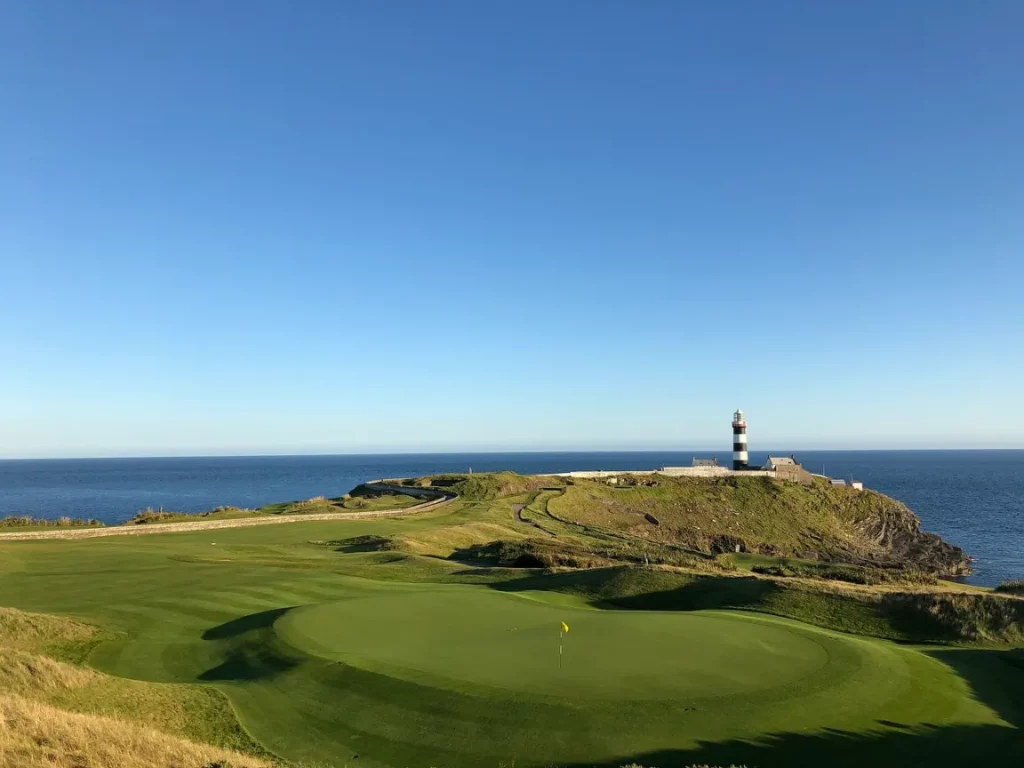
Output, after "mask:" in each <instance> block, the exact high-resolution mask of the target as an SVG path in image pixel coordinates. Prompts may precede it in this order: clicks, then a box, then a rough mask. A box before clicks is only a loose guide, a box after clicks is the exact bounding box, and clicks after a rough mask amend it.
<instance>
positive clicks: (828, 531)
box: [548, 476, 968, 574]
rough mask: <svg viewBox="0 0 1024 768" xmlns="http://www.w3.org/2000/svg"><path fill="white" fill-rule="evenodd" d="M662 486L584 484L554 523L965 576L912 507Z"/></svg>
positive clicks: (694, 481) (866, 497) (762, 486)
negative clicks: (960, 573)
mask: <svg viewBox="0 0 1024 768" xmlns="http://www.w3.org/2000/svg"><path fill="white" fill-rule="evenodd" d="M656 482H657V485H655V486H637V487H611V486H608V485H606V484H604V483H600V482H596V481H576V482H575V483H574V484H573V485H571V486H568V487H566V489H565V492H564V493H563V494H561V495H559V496H557V497H554V498H552V499H550V501H548V509H549V511H550V512H551V514H552V515H554V516H556V517H557V518H559V519H561V520H566V521H569V522H571V523H576V524H581V525H584V526H592V527H595V528H597V529H600V530H603V531H609V532H612V533H616V534H618V535H622V536H628V537H631V538H635V539H644V540H649V541H654V542H671V543H675V544H678V545H681V546H683V547H686V548H689V549H694V550H698V551H701V552H708V553H725V552H754V553H760V554H765V555H773V556H787V557H797V558H806V559H810V560H824V561H831V562H843V563H853V564H861V565H871V566H883V567H908V566H909V567H914V568H917V569H919V570H921V571H926V572H929V573H933V574H936V573H937V574H954V573H959V572H963V571H965V569H966V568H967V567H968V562H967V559H966V557H965V556H964V554H963V552H962V551H961V550H959V549H958V548H956V547H953V546H951V545H949V544H946V543H945V542H943V541H941V540H940V539H939V538H938V537H936V536H933V535H931V534H926V533H923V532H922V531H921V530H920V522H919V521H918V519H917V518H916V517H915V516H914V514H913V513H912V512H911V511H910V510H908V509H907V508H906V507H905V506H904V505H903V504H900V503H899V502H897V501H895V500H893V499H890V498H888V497H886V496H883V495H881V494H878V493H874V492H871V491H862V492H858V491H853V490H850V489H845V488H832V487H830V486H828V485H826V484H824V483H820V482H819V483H816V484H815V485H813V486H810V487H807V486H803V485H799V484H797V483H786V482H779V481H776V480H773V479H771V478H728V479H714V480H702V479H699V478H673V477H662V476H658V479H657V481H656Z"/></svg>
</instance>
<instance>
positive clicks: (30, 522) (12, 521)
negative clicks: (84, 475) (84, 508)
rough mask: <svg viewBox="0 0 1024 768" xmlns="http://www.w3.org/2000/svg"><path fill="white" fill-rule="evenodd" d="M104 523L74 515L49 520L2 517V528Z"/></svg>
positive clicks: (28, 517) (97, 526)
mask: <svg viewBox="0 0 1024 768" xmlns="http://www.w3.org/2000/svg"><path fill="white" fill-rule="evenodd" d="M102 527H103V523H101V522H100V521H99V520H93V519H92V518H89V519H88V520H81V519H78V518H74V517H67V516H64V517H58V518H56V519H55V520H47V519H45V518H42V517H32V516H31V515H7V516H6V517H0V528H38V529H45V528H102Z"/></svg>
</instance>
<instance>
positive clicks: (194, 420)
mask: <svg viewBox="0 0 1024 768" xmlns="http://www.w3.org/2000/svg"><path fill="white" fill-rule="evenodd" d="M1022 37H1024V4H1022V3H1020V2H1017V1H1016V0H1008V1H1007V2H986V1H984V0H978V1H977V2H952V1H950V2H943V1H941V0H922V1H921V2H910V1H909V0H906V1H903V2H889V1H886V2H864V1H863V0H851V1H850V2H827V3H814V2H799V3H795V2H780V1H778V0H776V1H773V2H764V3H754V2H682V1H677V0H666V1H664V2H655V1H654V0H645V2H626V1H625V0H622V1H621V2H595V1H593V0H572V1H564V0H563V1H559V0H544V2H540V1H527V0H519V1H518V2H477V1H476V0H471V1H470V0H467V2H447V1H446V0H434V1H433V2H419V1H418V0H415V1H414V0H409V1H408V2H398V1H397V0H383V1H377V0H366V1H363V2H340V1H337V0H331V1H330V2H323V3H316V2H301V3H286V2H277V1H276V0H275V1H274V2H253V1H252V0H246V1H245V2H241V1H240V0H239V1H238V2H214V3H210V2H179V1H175V2H145V3H138V2H131V1H130V0H122V1H120V2H93V3H83V2H78V1H77V0H68V2H51V1H50V0H33V1H32V2H21V3H16V2H10V3H3V4H0V456H6V457H23V456H24V457H34V456H118V455H175V454H188V455H200V454H222V453H230V454H247V453H293V452H299V453H301V452H362V451H395V450H398V451H445V450H474V449H481V450H487V449H494V450H501V449H510V450H520V449H563V448H564V449H586V448H593V449H630V448H637V449H644V448H647V449H659V448H682V449H687V448H695V449H696V448H723V447H724V448H725V450H728V444H729V441H730V438H729V420H730V417H731V414H732V411H733V409H734V408H736V407H737V406H741V407H743V408H744V409H745V410H746V412H747V415H748V419H749V422H750V442H751V447H752V448H767V447H775V448H794V449H796V448H808V447H818V448H830V447H834V448H847V447H865V448H872V447H982V446H985V447H1002V446H1007V447H1021V446H1024V408H1022V407H1021V403H1020V401H1021V396H1022V395H1024V85H1022V82H1024V81H1022V78H1024V45H1022V44H1021V40H1022Z"/></svg>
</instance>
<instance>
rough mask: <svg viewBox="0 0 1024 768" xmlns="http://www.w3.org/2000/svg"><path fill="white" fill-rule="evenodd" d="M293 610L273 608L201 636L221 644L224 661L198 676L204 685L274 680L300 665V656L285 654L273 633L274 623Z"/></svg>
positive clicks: (229, 623) (225, 624) (243, 617)
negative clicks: (207, 683) (205, 683)
mask: <svg viewBox="0 0 1024 768" xmlns="http://www.w3.org/2000/svg"><path fill="white" fill-rule="evenodd" d="M290 610H292V609H291V608H275V609H274V610H272V611H262V612H261V613H253V614H250V615H248V616H242V617H241V618H239V619H234V620H233V621H229V622H226V623H224V624H221V625H219V626H216V627H212V628H211V629H208V630H206V631H205V632H204V633H203V639H204V640H210V641H215V642H220V643H223V644H224V645H225V646H226V648H225V654H224V660H223V661H222V662H221V663H220V664H218V665H217V666H215V667H211V668H210V669H208V670H206V671H205V672H203V673H202V674H201V675H199V679H200V680H203V681H205V682H213V681H218V682H226V681H230V680H264V679H268V678H272V677H276V676H277V675H280V674H282V673H284V672H287V671H288V670H290V669H292V668H294V667H296V666H298V665H299V664H300V663H302V657H301V656H300V655H298V654H296V653H290V652H288V650H287V648H286V646H284V644H283V643H282V642H281V641H280V640H279V639H278V637H277V633H276V632H275V631H274V622H275V621H277V620H278V619H279V618H280V617H281V616H283V615H284V614H286V613H288V611H290Z"/></svg>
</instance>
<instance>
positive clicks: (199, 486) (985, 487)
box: [0, 450, 1024, 585]
mask: <svg viewBox="0 0 1024 768" xmlns="http://www.w3.org/2000/svg"><path fill="white" fill-rule="evenodd" d="M773 453H775V454H776V455H787V454H788V453H790V452H788V451H779V452H774V451H773ZM712 455H714V454H712V453H708V452H691V451H677V452H627V453H585V452H584V453H464V454H456V453H448V454H391V455H361V456H357V455H346V456H247V457H228V458H222V457H218V458H160V459H156V458H154V459H52V460H8V461H0V517H3V516H4V515H33V516H36V517H59V516H61V515H69V516H71V517H91V518H96V519H97V520H101V521H103V522H105V523H107V524H116V523H120V522H123V521H124V520H127V519H128V518H130V517H132V516H133V515H134V514H135V513H136V512H137V511H139V510H140V509H144V508H145V507H154V508H157V507H163V508H164V509H166V510H177V511H185V512H198V511H203V510H207V509H212V508H213V507H216V506H220V505H231V506H237V507H258V506H262V505H264V504H269V503H272V502H276V501H285V500H292V499H304V498H309V497H311V496H319V495H324V496H340V495H341V494H343V493H345V492H346V491H349V490H350V489H351V488H353V487H354V486H356V485H358V484H359V483H360V482H363V481H364V480H371V479H376V478H382V477H410V476H416V475H424V474H433V473H438V472H466V471H468V470H469V469H472V470H473V471H476V472H490V471H495V470H501V469H510V470H514V471H516V472H522V473H545V472H568V471H570V470H584V469H654V468H657V467H663V466H680V465H688V464H690V462H691V460H692V459H693V458H694V457H695V456H697V457H710V456H712ZM766 455H767V454H764V453H758V452H753V451H752V452H751V454H750V461H751V464H752V465H753V464H758V463H763V461H764V459H765V457H766ZM796 458H797V460H798V461H800V462H801V463H802V464H803V465H804V467H806V468H807V469H808V470H810V471H812V472H822V471H824V473H826V474H828V475H831V476H832V477H841V478H845V479H847V480H850V479H855V480H860V481H862V482H863V483H864V485H865V487H866V488H873V489H875V490H877V491H880V492H882V493H885V494H887V495H889V496H892V497H894V498H896V499H899V500H900V501H902V502H904V503H906V504H907V505H908V506H909V507H910V508H911V509H912V510H914V512H916V513H917V514H918V516H919V517H920V518H921V521H922V527H923V528H924V529H925V530H929V531H933V532H935V533H937V534H939V535H940V536H942V537H943V538H944V539H946V540H947V541H949V542H950V543H953V544H957V545H958V546H961V547H963V549H964V550H965V551H966V552H967V554H969V555H971V556H972V557H974V558H975V559H976V562H975V573H974V575H973V576H971V577H970V578H969V581H971V582H973V583H977V584H986V585H994V584H998V583H999V582H1000V581H1002V580H1003V579H1007V578H1024V450H972V451H798V452H797V453H796ZM719 459H720V460H721V461H723V462H727V461H728V460H729V459H730V456H729V455H728V454H720V455H719Z"/></svg>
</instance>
